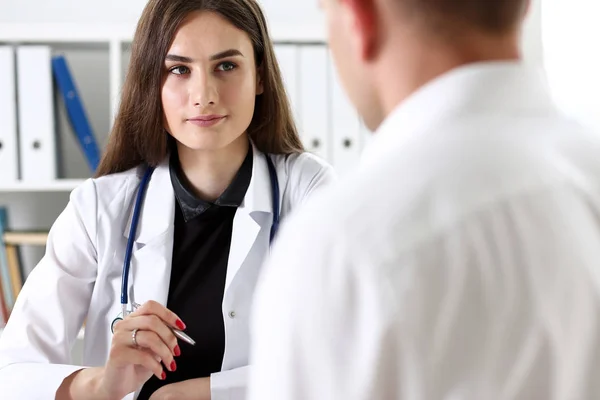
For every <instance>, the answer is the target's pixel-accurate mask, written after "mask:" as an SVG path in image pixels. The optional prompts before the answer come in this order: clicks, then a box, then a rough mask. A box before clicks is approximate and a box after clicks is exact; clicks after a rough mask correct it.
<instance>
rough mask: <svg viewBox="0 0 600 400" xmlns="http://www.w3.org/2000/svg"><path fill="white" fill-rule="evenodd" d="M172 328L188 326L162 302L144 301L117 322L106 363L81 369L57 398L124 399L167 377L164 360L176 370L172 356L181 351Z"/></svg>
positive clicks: (57, 393)
mask: <svg viewBox="0 0 600 400" xmlns="http://www.w3.org/2000/svg"><path fill="white" fill-rule="evenodd" d="M169 327H173V328H179V329H185V324H184V323H183V322H182V321H181V320H180V319H179V317H178V316H177V315H175V314H174V313H173V312H172V311H169V310H168V309H166V308H165V307H164V306H162V305H161V304H159V303H157V302H154V301H149V302H147V303H145V304H144V305H143V306H141V307H140V308H138V309H137V310H136V311H135V312H133V313H131V314H130V315H128V316H127V317H125V319H123V320H122V321H119V322H117V323H115V326H114V335H113V338H112V343H111V348H110V353H109V356H108V361H107V362H106V365H105V366H104V367H96V368H85V369H81V370H79V371H76V372H75V373H73V374H71V375H70V376H68V377H67V378H66V379H65V380H64V381H63V383H62V384H61V386H60V387H59V388H58V390H57V392H56V399H59V400H62V399H69V400H70V399H86V400H89V399H99V400H113V399H118V400H121V399H122V398H123V397H125V396H126V395H128V394H129V393H131V392H134V391H136V390H137V389H138V388H139V387H140V386H142V385H143V384H144V383H146V381H147V380H148V379H150V377H151V376H152V375H156V376H157V377H158V378H159V379H165V377H166V375H165V372H164V371H163V367H162V365H161V363H162V364H163V365H164V366H165V367H166V368H167V370H169V371H174V370H175V369H176V368H177V365H176V363H175V360H174V358H173V357H174V356H178V355H180V354H181V353H180V349H179V345H178V344H177V338H176V337H175V335H174V334H173V332H172V331H171V329H170V328H169ZM135 329H137V333H136V335H135V342H136V343H134V342H133V331H134V330H135Z"/></svg>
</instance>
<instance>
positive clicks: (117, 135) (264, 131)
mask: <svg viewBox="0 0 600 400" xmlns="http://www.w3.org/2000/svg"><path fill="white" fill-rule="evenodd" d="M195 11H212V12H216V13H218V14H220V15H221V16H223V17H224V18H225V19H227V20H228V21H229V22H230V23H231V24H233V25H234V26H235V27H237V28H238V29H240V30H243V31H244V32H246V33H247V34H248V36H249V37H250V41H251V42H252V46H253V48H254V58H255V60H256V67H257V73H260V74H261V76H262V82H263V93H262V94H261V95H258V96H257V97H256V104H255V108H254V115H253V117H252V121H251V122H250V125H249V127H248V130H247V132H248V135H249V136H250V138H251V139H252V141H253V142H254V144H255V145H256V147H257V148H258V149H259V150H260V151H262V152H264V153H275V154H290V153H295V152H301V151H303V150H304V148H303V146H302V142H301V141H300V138H299V136H298V132H297V130H296V125H295V123H294V120H293V117H292V112H291V107H290V104H289V101H288V98H287V96H286V92H285V89H284V86H283V81H282V79H281V72H280V70H279V66H278V64H277V60H276V59H275V55H274V50H273V45H272V43H271V39H270V38H269V33H268V31H267V24H266V21H265V17H264V15H263V12H262V10H261V9H260V6H259V5H258V4H257V3H256V1H255V0H150V1H149V2H148V4H147V5H146V7H145V9H144V11H143V13H142V16H141V18H140V21H139V22H138V25H137V29H136V32H135V35H134V38H133V42H132V49H131V61H130V63H129V68H128V72H127V77H126V79H125V83H124V85H123V91H122V95H121V102H120V106H119V110H118V113H117V117H116V119H115V123H114V126H113V129H112V131H111V133H110V137H109V140H108V144H107V147H106V150H105V151H104V154H103V157H102V160H101V162H100V165H99V166H98V169H97V171H96V176H103V175H108V174H112V173H116V172H122V171H126V170H128V169H131V168H134V167H136V166H138V165H140V164H142V163H147V164H149V165H152V166H156V165H158V164H159V163H160V162H161V161H163V160H164V159H165V157H166V156H167V155H168V153H169V150H170V148H171V147H172V146H170V145H169V142H170V141H172V140H173V139H172V138H171V136H170V135H169V134H168V133H167V132H166V131H165V129H164V125H163V108H162V104H161V95H160V94H161V85H162V77H163V75H162V74H163V70H164V60H165V57H166V55H167V51H168V50H169V47H170V46H171V42H172V41H173V38H174V36H175V32H176V31H177V29H178V27H179V25H180V24H181V23H182V22H183V20H184V19H185V18H186V16H188V15H189V14H190V13H191V12H195Z"/></svg>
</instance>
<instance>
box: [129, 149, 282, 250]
mask: <svg viewBox="0 0 600 400" xmlns="http://www.w3.org/2000/svg"><path fill="white" fill-rule="evenodd" d="M250 143H251V145H252V150H253V152H252V154H253V155H252V157H253V162H252V178H251V180H250V186H249V187H248V191H247V192H246V196H245V197H244V200H243V202H242V204H241V205H240V206H239V208H238V211H237V214H242V215H243V214H246V215H248V216H255V215H256V213H264V214H272V213H273V205H272V196H271V193H272V188H271V180H270V178H269V169H268V166H267V161H266V160H265V155H264V153H262V152H261V151H259V150H258V149H257V148H256V146H255V145H254V143H252V141H251V142H250ZM143 174H144V170H143V169H140V170H139V172H138V175H139V178H140V179H141V176H142V175H143ZM131 185H132V188H131V190H134V193H133V194H132V195H131V196H130V198H131V201H130V202H131V204H129V205H126V206H128V207H129V208H130V214H129V219H128V222H127V225H126V227H125V231H124V232H123V234H124V236H125V237H127V238H128V237H129V230H130V229H131V222H132V220H133V210H134V203H135V198H136V195H137V190H138V188H139V181H137V180H136V181H135V183H133V182H132V184H131ZM174 218H175V193H174V191H173V185H172V183H171V176H170V173H169V160H168V158H167V159H166V160H164V161H163V162H162V163H161V164H160V165H158V166H157V167H156V169H155V170H154V173H153V174H152V177H151V178H150V181H149V183H148V188H147V190H146V194H145V196H144V204H143V207H142V209H141V212H140V220H139V222H138V229H137V232H136V238H135V241H136V242H137V243H144V244H145V243H148V242H149V241H150V240H152V239H153V238H154V237H156V236H158V235H161V234H163V233H165V232H167V231H168V229H169V228H170V227H171V225H173V223H174ZM241 220H243V218H241ZM242 229H243V228H242Z"/></svg>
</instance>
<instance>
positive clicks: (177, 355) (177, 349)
mask: <svg viewBox="0 0 600 400" xmlns="http://www.w3.org/2000/svg"><path fill="white" fill-rule="evenodd" d="M173 354H175V357H179V356H180V355H181V349H180V348H179V345H177V346H175V349H173Z"/></svg>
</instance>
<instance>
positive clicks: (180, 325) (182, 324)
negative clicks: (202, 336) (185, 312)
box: [175, 319, 185, 330]
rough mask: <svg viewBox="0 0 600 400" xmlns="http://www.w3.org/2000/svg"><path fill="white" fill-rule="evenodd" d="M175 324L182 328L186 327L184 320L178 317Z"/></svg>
mask: <svg viewBox="0 0 600 400" xmlns="http://www.w3.org/2000/svg"><path fill="white" fill-rule="evenodd" d="M175 325H177V327H178V328H179V329H181V330H184V329H185V324H184V323H183V321H182V320H180V319H178V320H177V322H176V323H175Z"/></svg>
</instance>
